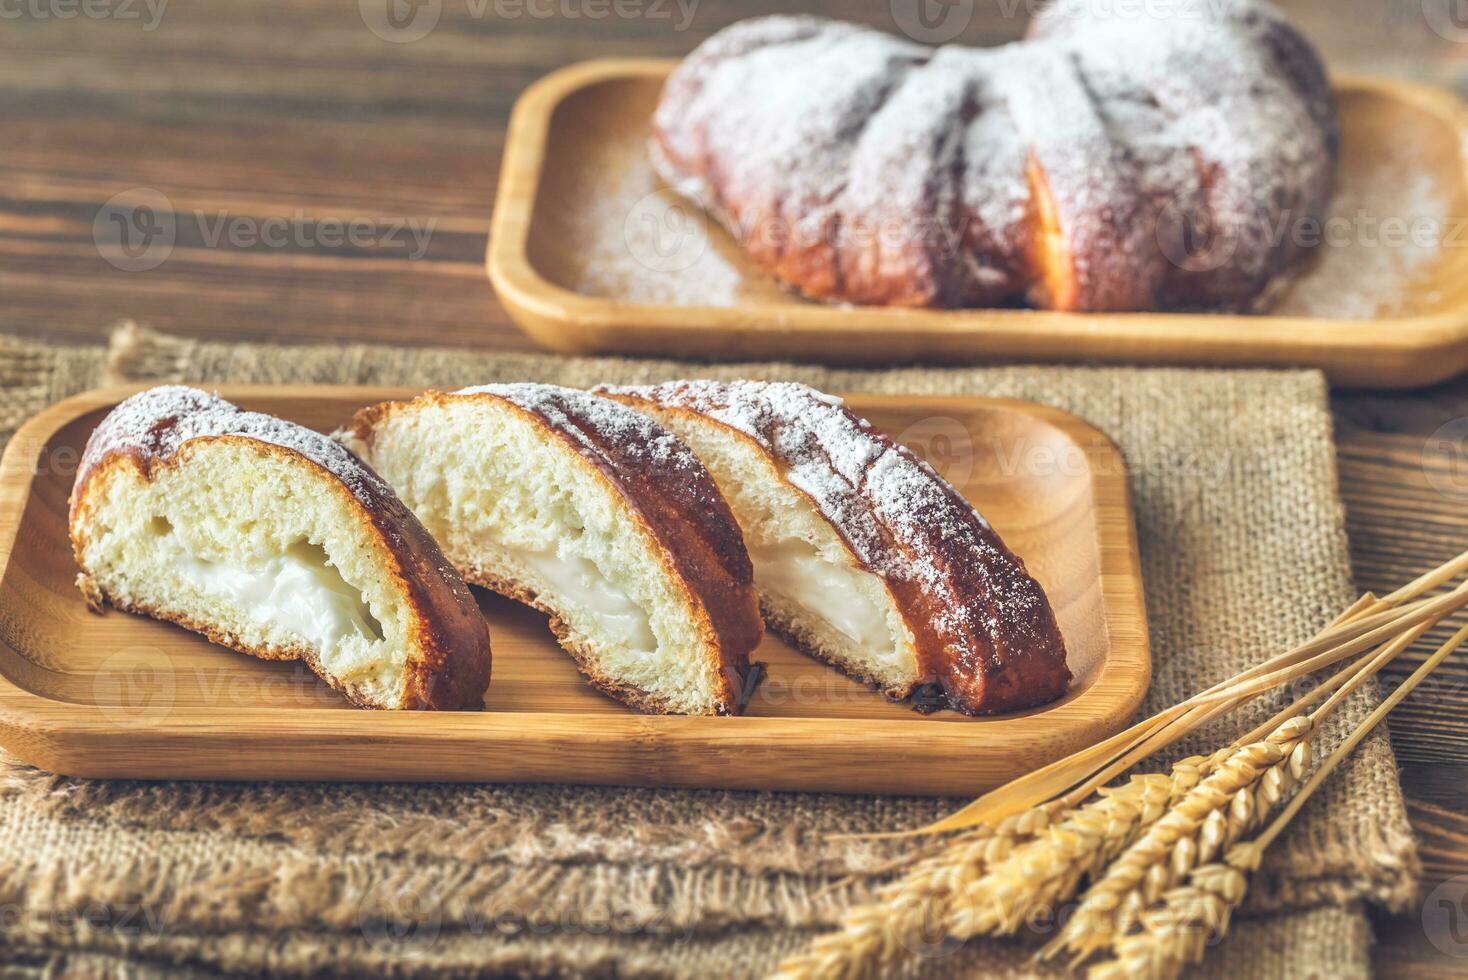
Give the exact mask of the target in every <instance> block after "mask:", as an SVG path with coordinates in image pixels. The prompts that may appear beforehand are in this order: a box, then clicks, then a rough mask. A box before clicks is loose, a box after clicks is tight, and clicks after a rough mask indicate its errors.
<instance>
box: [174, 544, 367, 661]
mask: <svg viewBox="0 0 1468 980" xmlns="http://www.w3.org/2000/svg"><path fill="white" fill-rule="evenodd" d="M160 544H161V546H162V547H164V548H165V549H166V550H167V551H168V553H169V557H170V559H171V560H172V562H173V565H174V568H176V569H177V570H178V572H179V573H180V574H181V575H182V576H183V577H184V578H185V579H186V580H187V581H189V582H190V583H192V584H193V585H194V586H195V587H196V588H197V589H198V590H199V591H200V592H203V593H204V594H206V595H211V596H218V597H220V598H223V599H228V600H230V601H231V602H233V603H234V604H235V605H236V606H238V607H239V609H240V611H241V612H243V613H244V614H245V615H246V616H247V617H249V618H250V619H251V620H252V621H254V622H256V623H273V624H275V625H276V626H280V627H282V628H284V629H287V630H289V631H290V632H292V633H294V634H296V635H297V636H299V637H301V639H303V640H305V641H307V642H308V643H310V644H312V645H313V646H314V647H315V648H316V649H317V650H319V651H323V652H325V651H329V650H331V649H332V648H333V647H335V646H336V645H337V644H339V643H340V642H341V641H342V640H344V639H346V638H347V637H350V636H354V635H360V636H363V637H366V638H367V639H369V640H375V639H381V636H382V633H381V629H380V627H378V626H377V622H376V620H374V619H373V618H372V612H371V610H370V609H368V607H367V604H366V603H365V602H363V601H362V593H361V592H359V591H358V590H356V589H354V588H352V587H351V586H350V585H348V584H347V583H346V582H345V581H344V580H343V579H342V577H341V574H340V573H339V572H337V570H336V569H335V568H334V567H333V566H332V565H331V564H330V563H329V562H328V561H327V559H326V556H325V555H324V554H323V553H322V551H321V549H320V548H316V547H313V546H312V545H310V544H308V543H307V542H305V541H298V542H296V543H295V544H293V545H291V546H290V547H289V548H288V549H286V551H285V553H284V554H281V555H277V556H275V557H274V558H270V559H268V560H266V561H264V562H261V563H259V564H256V565H251V566H244V565H235V564H232V563H230V562H222V561H209V560H207V559H204V558H199V557H198V556H196V555H194V554H193V553H191V552H190V551H189V550H188V547H187V546H186V545H184V543H183V542H182V541H180V540H179V539H178V537H177V536H176V535H174V534H169V535H167V536H166V537H165V538H164V539H163V541H162V542H160Z"/></svg>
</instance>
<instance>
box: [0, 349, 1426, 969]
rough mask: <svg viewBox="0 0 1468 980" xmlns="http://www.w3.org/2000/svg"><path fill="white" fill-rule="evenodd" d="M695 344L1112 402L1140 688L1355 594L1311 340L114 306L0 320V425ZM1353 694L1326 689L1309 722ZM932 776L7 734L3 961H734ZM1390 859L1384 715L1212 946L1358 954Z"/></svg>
mask: <svg viewBox="0 0 1468 980" xmlns="http://www.w3.org/2000/svg"><path fill="white" fill-rule="evenodd" d="M688 375H702V376H721V377H735V376H758V377H771V378H774V377H779V378H789V379H797V380H801V381H806V382H809V383H811V384H814V385H817V386H820V387H822V388H826V389H831V390H847V391H876V392H899V393H900V392H911V393H944V394H955V393H982V394H986V395H1004V396H1013V397H1019V398H1028V399H1033V400H1035V401H1039V402H1044V403H1047V404H1051V405H1057V406H1060V407H1062V408H1065V409H1067V410H1069V411H1072V412H1075V413H1077V414H1078V415H1081V416H1083V417H1084V418H1086V419H1088V420H1090V421H1091V422H1092V423H1094V424H1096V425H1097V426H1099V427H1100V428H1101V429H1103V430H1104V431H1106V432H1107V433H1109V434H1110V435H1111V436H1112V437H1113V438H1114V439H1115V440H1116V441H1117V443H1118V444H1119V445H1120V446H1121V448H1122V449H1123V451H1124V452H1125V454H1126V456H1127V458H1128V461H1129V465H1130V467H1131V473H1132V482H1133V488H1134V490H1135V497H1136V507H1137V523H1138V528H1139V533H1140V535H1141V554H1142V563H1143V568H1144V571H1145V576H1146V588H1147V603H1148V611H1149V615H1150V619H1151V626H1152V639H1153V653H1154V655H1155V658H1156V677H1155V679H1154V681H1153V685H1152V691H1151V694H1150V696H1149V698H1148V701H1147V710H1148V711H1149V712H1150V711H1151V710H1154V709H1157V708H1160V707H1163V706H1165V705H1169V704H1172V703H1174V702H1176V701H1177V700H1178V699H1180V698H1181V697H1183V696H1185V695H1186V694H1188V693H1190V692H1192V691H1194V690H1196V689H1198V688H1200V687H1201V686H1204V685H1206V684H1209V683H1211V682H1213V681H1215V680H1218V679H1220V678H1222V677H1225V676H1227V675H1229V674H1232V673H1234V672H1235V671H1237V670H1239V669H1241V668H1242V667H1244V666H1245V665H1247V664H1249V663H1251V662H1254V661H1256V660H1257V659H1259V658H1260V657H1262V656H1264V655H1265V654H1267V653H1270V652H1275V651H1278V650H1281V649H1283V648H1285V647H1287V646H1288V645H1290V644H1293V643H1296V642H1298V641H1300V640H1302V639H1304V638H1306V637H1307V636H1308V635H1309V634H1310V633H1312V632H1313V631H1314V630H1316V629H1318V628H1319V627H1320V626H1321V625H1323V624H1324V623H1325V622H1326V621H1327V620H1329V619H1330V618H1331V617H1332V615H1333V614H1335V613H1336V612H1338V611H1339V610H1340V609H1341V608H1342V607H1343V606H1344V605H1345V604H1346V603H1347V602H1349V600H1350V599H1351V598H1353V596H1352V590H1351V583H1350V574H1349V566H1348V560H1347V551H1346V540H1345V535H1344V531H1343V521H1342V508H1341V503H1340V500H1339V498H1338V496H1337V493H1336V475H1335V467H1334V454H1333V447H1332V442H1331V432H1330V416H1329V413H1328V411H1327V407H1326V400H1325V388H1324V384H1323V382H1322V380H1321V377H1320V376H1319V375H1318V374H1315V373H1308V372H1285V371H1269V372H1265V371H1229V372H1224V371H1205V370H1138V369H1119V368H1073V367H1067V368H1052V367H1007V368H1006V367H996V368H981V369H952V370H933V369H903V370H889V371H876V372H868V371H854V370H828V369H824V368H817V367H796V366H791V365H785V364H745V365H732V366H731V365H725V366H720V367H709V366H702V365H693V366H690V365H684V364H674V363H669V362H660V361H627V360H612V359H595V360H594V359H566V358H553V357H546V356H538V355H532V356H527V355H518V354H513V355H506V354H476V353H466V352H464V351H448V350H406V349H393V348H384V347H366V346H356V345H352V346H334V347H307V348H279V347H261V346H249V345H239V344H222V343H201V342H195V341H185V340H179V339H175V338H170V337H164V336H159V335H156V334H151V333H148V332H146V331H142V330H138V329H135V328H131V327H126V326H125V327H123V328H122V329H120V330H119V331H118V332H117V333H116V334H115V335H114V337H113V340H112V344H111V347H110V349H109V350H103V349H101V348H97V349H92V350H77V349H70V350H61V349H51V348H45V347H41V346H38V345H30V344H22V343H19V342H6V341H4V340H3V339H0V439H3V438H4V437H5V436H8V434H9V432H10V431H12V430H13V429H14V427H15V426H16V425H17V424H19V423H20V422H21V421H22V420H24V419H25V418H26V417H27V416H29V415H30V414H32V413H34V412H35V411H37V410H38V409H40V408H41V407H42V406H44V405H46V404H47V403H49V402H53V401H55V400H57V399H60V398H62V397H64V396H66V395H69V394H72V393H74V392H77V391H79V390H82V389H84V388H87V387H89V386H93V385H96V384H98V383H101V382H103V381H104V380H105V381H119V380H149V381H153V380H156V381H193V382H205V383H207V382H225V381H253V382H277V381H278V382H368V383H402V384H412V385H464V384H468V383H473V382H486V381H495V380H509V379H531V380H545V381H559V382H563V383H567V384H572V385H586V384H590V383H592V382H597V381H622V382H643V381H652V380H657V379H664V378H672V377H676V376H688ZM1375 696H1376V695H1375V692H1374V691H1372V692H1363V693H1362V695H1361V696H1358V697H1356V698H1355V699H1354V700H1352V701H1350V702H1348V703H1347V704H1346V705H1344V706H1343V708H1342V710H1340V711H1338V712H1337V714H1336V715H1335V718H1334V722H1333V723H1332V724H1331V726H1330V729H1329V731H1328V732H1327V735H1326V738H1325V745H1324V746H1323V747H1326V748H1328V747H1329V743H1330V742H1331V741H1333V740H1334V739H1336V738H1338V737H1339V735H1340V733H1341V731H1342V730H1343V729H1344V728H1345V727H1346V726H1347V725H1349V724H1351V723H1353V722H1355V721H1356V720H1358V719H1360V718H1361V717H1362V716H1363V714H1364V713H1365V711H1366V710H1367V709H1368V706H1369V704H1370V702H1371V700H1372V699H1374V698H1375ZM1264 710H1265V708H1264V706H1262V705H1261V706H1259V708H1258V710H1256V711H1254V712H1251V713H1249V714H1248V717H1246V718H1240V719H1237V720H1236V721H1234V722H1233V723H1231V725H1230V726H1229V728H1228V729H1221V730H1219V731H1216V732H1214V733H1212V735H1211V736H1210V739H1219V738H1222V737H1223V736H1224V735H1225V734H1227V732H1228V731H1232V730H1235V729H1237V728H1238V727H1239V726H1240V725H1243V724H1246V723H1247V724H1250V725H1252V724H1254V723H1256V722H1258V721H1260V720H1262V717H1263V711H1264ZM1200 744H1201V743H1200ZM1200 744H1199V745H1195V746H1193V747H1195V748H1196V747H1200ZM1209 744H1210V745H1211V744H1212V742H1211V741H1210V743H1209ZM953 802H955V801H942V800H920V799H908V798H876V797H865V798H853V797H840V796H833V795H814V794H810V795H805V794H760V793H735V792H687V791H641V790H627V789H586V788H569V787H561V786H385V785H271V784H254V785H232V784H210V783H191V784H185V783H158V784H148V783H128V782H93V781H84V780H76V779H70V778H62V777H54V776H51V775H48V774H45V773H42V772H38V771H36V770H34V769H31V768H29V767H27V766H24V765H22V764H19V763H18V762H15V761H13V760H10V761H8V762H7V763H6V764H5V766H4V769H3V792H0V828H3V831H0V912H3V915H0V934H3V940H4V943H5V944H6V947H7V951H6V955H7V956H8V957H9V958H10V959H12V960H13V961H14V962H15V963H17V964H19V966H17V967H13V968H12V969H18V970H23V971H36V970H44V969H47V968H51V969H56V968H60V969H62V970H69V971H75V972H78V973H93V972H95V973H105V972H113V971H117V972H121V971H122V970H124V969H126V970H127V971H128V972H129V975H152V973H153V971H155V970H157V971H159V972H169V973H172V972H175V971H184V972H187V973H212V972H216V971H225V972H246V973H248V972H257V971H267V970H268V971H276V972H280V973H287V974H301V973H315V972H340V973H346V974H362V973H374V972H388V973H393V974H429V973H435V974H439V973H455V974H495V973H506V972H509V973H528V974H537V975H549V974H558V973H567V972H581V971H585V972H597V973H615V974H655V975H731V974H732V975H745V974H750V973H755V972H759V971H763V970H766V969H768V968H769V967H770V966H772V965H773V964H774V963H775V962H777V960H778V959H779V957H780V956H781V955H782V954H784V953H788V952H790V951H792V950H795V949H797V948H798V947H800V946H802V945H803V944H804V943H805V942H807V941H808V940H809V938H810V937H811V936H813V935H814V934H815V933H816V932H817V931H818V930H820V929H822V928H823V927H826V926H828V925H829V924H831V923H832V922H834V921H835V920H836V918H837V916H838V914H839V913H840V911H841V910H842V909H843V908H844V907H845V906H846V905H848V904H849V903H850V902H852V901H853V900H856V899H859V898H861V897H862V896H863V895H866V894H869V892H870V890H871V888H872V887H873V886H874V885H875V884H877V883H879V882H880V881H881V880H882V879H881V869H882V866H883V863H884V862H885V861H886V860H888V859H889V858H890V857H891V855H892V853H893V850H892V847H891V845H888V844H882V845H878V844H873V843H852V842H842V843H836V842H832V841H829V840H827V839H826V835H827V834H829V833H830V832H832V831H862V830H878V829H881V830H891V829H897V828H902V827H908V826H912V825H915V824H917V823H919V822H921V821H925V820H928V819H930V818H932V817H934V816H936V815H938V814H940V813H942V812H946V811H947V810H948V809H950V808H951V806H952V804H953ZM1415 869H1416V855H1415V851H1414V848H1413V841H1412V836H1411V833H1410V830H1409V828H1408V825H1407V821H1406V818H1405V814H1404V810H1403V804H1402V797H1401V791H1400V787H1399V784H1398V781H1397V775H1396V769H1395V765H1394V762H1393V759H1392V755H1391V752H1390V747H1389V744H1388V741H1387V738H1386V736H1385V734H1384V733H1383V734H1378V735H1376V736H1373V737H1372V738H1371V739H1369V740H1368V741H1367V742H1366V743H1365V744H1364V745H1363V746H1362V747H1361V748H1360V750H1359V751H1358V752H1357V753H1356V755H1355V756H1354V758H1353V759H1352V760H1351V761H1350V762H1349V763H1347V764H1346V765H1345V766H1343V767H1342V769H1341V770H1340V772H1339V773H1338V774H1337V775H1336V776H1335V777H1334V778H1333V779H1332V780H1331V781H1330V782H1329V783H1328V784H1327V786H1326V787H1325V788H1324V789H1323V791H1322V792H1321V794H1320V795H1319V796H1318V798H1317V799H1315V800H1312V801H1311V804H1310V805H1309V807H1308V808H1307V809H1306V811H1305V812H1304V814H1302V817H1301V819H1299V820H1298V821H1297V823H1296V825H1295V826H1294V827H1293V828H1292V829H1291V831H1290V832H1289V833H1288V835H1287V836H1286V837H1285V838H1283V839H1282V840H1281V841H1279V843H1278V844H1277V845H1276V847H1275V848H1274V849H1273V851H1272V854H1271V858H1270V860H1269V862H1268V866H1267V871H1266V873H1264V874H1262V875H1261V876H1260V877H1259V879H1258V880H1257V882H1256V884H1255V887H1254V889H1253V890H1252V892H1251V897H1250V901H1249V905H1248V907H1247V910H1246V914H1245V915H1244V917H1243V918H1242V919H1241V921H1240V922H1239V923H1238V925H1237V926H1236V927H1235V928H1234V930H1233V932H1232V934H1231V935H1230V936H1229V937H1228V939H1227V940H1225V941H1224V942H1223V943H1222V944H1220V945H1219V947H1218V948H1217V949H1216V950H1214V951H1213V952H1212V953H1211V954H1210V956H1209V959H1208V965H1207V968H1206V970H1205V972H1207V973H1216V974H1218V975H1222V976H1232V977H1257V976H1286V975H1288V976H1292V977H1302V976H1357V975H1364V974H1366V973H1367V972H1368V965H1369V959H1368V954H1367V949H1368V945H1369V942H1370V930H1369V926H1368V924H1367V921H1366V917H1365V912H1364V904H1365V903H1368V902H1374V903H1380V904H1383V905H1386V906H1388V907H1392V908H1401V907H1403V906H1404V905H1406V904H1407V903H1408V902H1410V900H1411V897H1412V895H1413V882H1414V874H1415ZM1027 953H1028V947H1025V946H1024V945H1023V944H1019V943H1014V942H1000V943H984V944H976V945H971V946H970V947H969V948H967V949H965V950H963V951H960V952H958V953H946V954H945V955H934V956H929V957H926V958H923V959H919V960H916V961H915V962H917V963H918V966H919V972H922V973H923V974H925V975H937V974H944V975H947V974H956V973H969V974H973V973H991V972H992V973H1001V972H1002V973H1009V972H1027V971H1029V970H1030V967H1029V966H1028V965H1027V960H1026V957H1027Z"/></svg>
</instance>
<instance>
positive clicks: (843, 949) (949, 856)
mask: <svg viewBox="0 0 1468 980" xmlns="http://www.w3.org/2000/svg"><path fill="white" fill-rule="evenodd" d="M1067 808H1068V807H1067V806H1066V805H1065V804H1064V803H1062V802H1059V801H1057V802H1055V803H1050V804H1046V805H1044V806H1038V807H1034V808H1032V809H1029V810H1025V811H1022V812H1020V813H1017V814H1014V815H1012V816H1009V817H1006V818H1005V819H1003V820H1001V821H999V822H998V823H996V824H994V825H992V826H991V825H987V824H986V825H982V826H980V827H976V828H974V829H972V830H968V831H965V832H963V833H962V834H960V835H958V836H957V837H955V838H953V839H952V840H951V841H949V842H948V843H947V844H946V846H944V848H943V849H942V850H941V851H939V852H938V853H936V854H933V855H931V856H929V857H926V858H923V859H922V860H920V861H918V863H917V864H916V865H914V866H913V868H912V869H911V870H910V871H908V872H907V873H906V874H905V875H903V876H902V877H901V878H899V879H897V880H896V881H894V882H892V883H891V884H888V885H886V886H884V887H883V888H882V889H881V890H880V891H878V893H877V898H876V901H875V902H873V903H871V904H868V905H862V906H858V907H857V908H855V909H852V910H851V911H850V912H848V913H846V915H845V916H844V917H843V918H842V922H841V928H840V930H839V931H837V932H833V933H830V934H828V935H825V936H822V937H821V938H820V939H818V940H816V942H815V943H814V944H813V945H812V946H811V948H810V950H808V951H807V952H805V953H802V954H800V955H798V956H793V957H791V958H789V959H787V960H786V961H785V962H783V963H781V964H780V966H779V969H778V970H777V971H776V976H778V977H781V978H784V980H797V978H799V980H827V978H829V980H835V978H844V977H859V976H863V975H866V974H868V973H870V972H871V971H873V970H875V969H877V968H878V967H881V966H884V965H886V964H888V963H892V962H894V961H896V960H898V959H900V958H901V957H902V956H903V955H904V953H905V952H907V951H908V950H909V949H911V948H912V947H913V946H914V945H916V944H917V943H921V942H923V941H924V937H926V936H928V935H930V934H931V933H932V932H933V930H932V929H931V928H930V927H931V926H932V925H933V924H935V923H942V922H943V920H944V918H945V917H946V915H947V911H948V900H949V898H950V897H951V896H952V895H953V894H954V893H955V892H959V891H961V890H962V889H964V888H965V887H966V886H967V884H968V883H969V882H970V881H972V880H974V879H976V878H978V877H980V876H981V875H983V874H984V873H985V872H987V870H988V869H989V868H990V867H991V866H993V865H994V864H997V863H1000V862H1002V861H1004V860H1005V859H1006V858H1008V857H1009V855H1010V854H1011V853H1013V851H1014V849H1015V848H1016V847H1017V846H1019V845H1021V844H1023V843H1025V842H1026V841H1029V840H1033V839H1034V838H1035V837H1036V836H1037V835H1038V834H1041V833H1043V832H1044V831H1045V830H1046V829H1047V828H1048V827H1049V826H1050V824H1051V822H1052V821H1053V820H1054V819H1055V818H1056V817H1057V816H1058V815H1059V814H1060V813H1062V812H1063V811H1064V810H1065V809H1067Z"/></svg>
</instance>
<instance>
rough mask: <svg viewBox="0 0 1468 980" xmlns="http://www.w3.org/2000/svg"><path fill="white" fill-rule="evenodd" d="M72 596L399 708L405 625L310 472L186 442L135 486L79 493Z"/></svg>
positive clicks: (387, 585)
mask: <svg viewBox="0 0 1468 980" xmlns="http://www.w3.org/2000/svg"><path fill="white" fill-rule="evenodd" d="M82 508H83V510H82V519H83V531H82V541H81V545H80V550H81V554H80V555H79V557H80V559H81V565H82V567H83V568H84V569H86V572H85V573H84V577H85V578H87V579H90V582H87V583H84V587H86V588H87V589H88V591H89V592H93V593H94V592H95V591H96V590H97V589H98V588H100V591H101V592H103V593H104V594H105V595H106V596H107V597H108V598H109V599H111V601H112V602H113V603H114V604H115V605H117V606H119V607H121V608H125V609H132V610H135V611H138V612H145V613H148V614H150V615H155V616H158V617H159V618H163V619H168V620H171V621H173V622H177V623H180V624H182V625H185V626H188V627H189V628H191V629H196V630H199V631H201V632H205V633H208V634H210V635H211V636H212V637H213V638H215V639H217V640H220V641H221V642H224V643H227V644H229V645H230V646H235V647H239V648H242V649H246V650H248V651H250V652H252V653H256V654H258V655H261V656H266V657H271V658H279V659H286V658H290V659H294V658H297V657H301V656H304V657H305V658H306V659H307V660H308V661H311V662H312V663H313V665H314V666H315V667H316V669H317V670H319V671H320V672H321V673H322V674H323V675H325V676H326V677H327V679H328V680H330V681H331V682H332V683H333V684H335V685H336V686H338V687H340V688H342V689H343V690H346V691H347V692H348V693H349V694H351V695H353V696H354V699H355V700H358V701H361V702H365V703H369V704H373V705H376V706H379V707H389V708H392V707H400V706H401V703H402V700H403V695H404V688H405V677H404V672H405V666H406V663H407V658H408V655H409V650H410V642H411V641H410V639H409V638H410V636H411V635H412V630H413V628H414V624H413V622H412V620H413V618H414V614H413V613H412V611H411V607H410V606H409V604H408V603H407V600H406V597H404V596H402V595H401V593H400V591H399V589H400V586H399V585H397V584H396V579H395V573H394V572H393V571H392V570H391V569H390V567H389V565H388V564H387V560H386V558H385V557H384V555H385V552H384V549H383V546H382V544H381V543H380V541H378V540H377V539H376V533H375V531H374V530H373V529H372V527H371V525H370V524H369V523H367V520H366V517H365V514H363V513H361V512H360V511H361V508H360V505H358V504H356V503H355V501H354V499H353V498H351V497H350V496H349V495H348V494H347V492H346V491H345V489H343V488H341V487H340V486H337V485H335V484H334V482H333V481H332V480H331V478H330V477H328V476H327V475H325V474H323V473H320V472H319V471H318V470H317V469H316V468H315V466H314V465H312V464H310V463H308V462H306V461H304V460H301V459H299V458H296V457H294V456H292V455H289V454H287V453H285V452H282V451H280V450H279V449H274V450H271V449H269V448H268V447H264V446H262V445H260V444H253V443H251V442H249V441H246V440H242V439H218V440H197V441H194V442H190V443H187V444H185V445H184V446H183V447H182V448H181V449H180V450H179V453H178V455H177V456H176V457H175V458H174V460H172V461H170V462H168V463H166V464H161V465H158V466H155V467H154V471H153V479H152V480H151V481H148V480H145V479H144V478H143V475H142V473H141V472H140V471H139V469H138V467H137V466H136V465H135V464H133V463H131V461H129V460H122V461H120V462H118V463H115V464H113V465H108V466H105V467H103V468H102V469H100V470H98V472H97V473H96V474H95V476H94V477H93V478H92V479H91V480H90V481H89V482H88V484H87V486H86V488H85V496H84V498H83V501H82Z"/></svg>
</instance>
